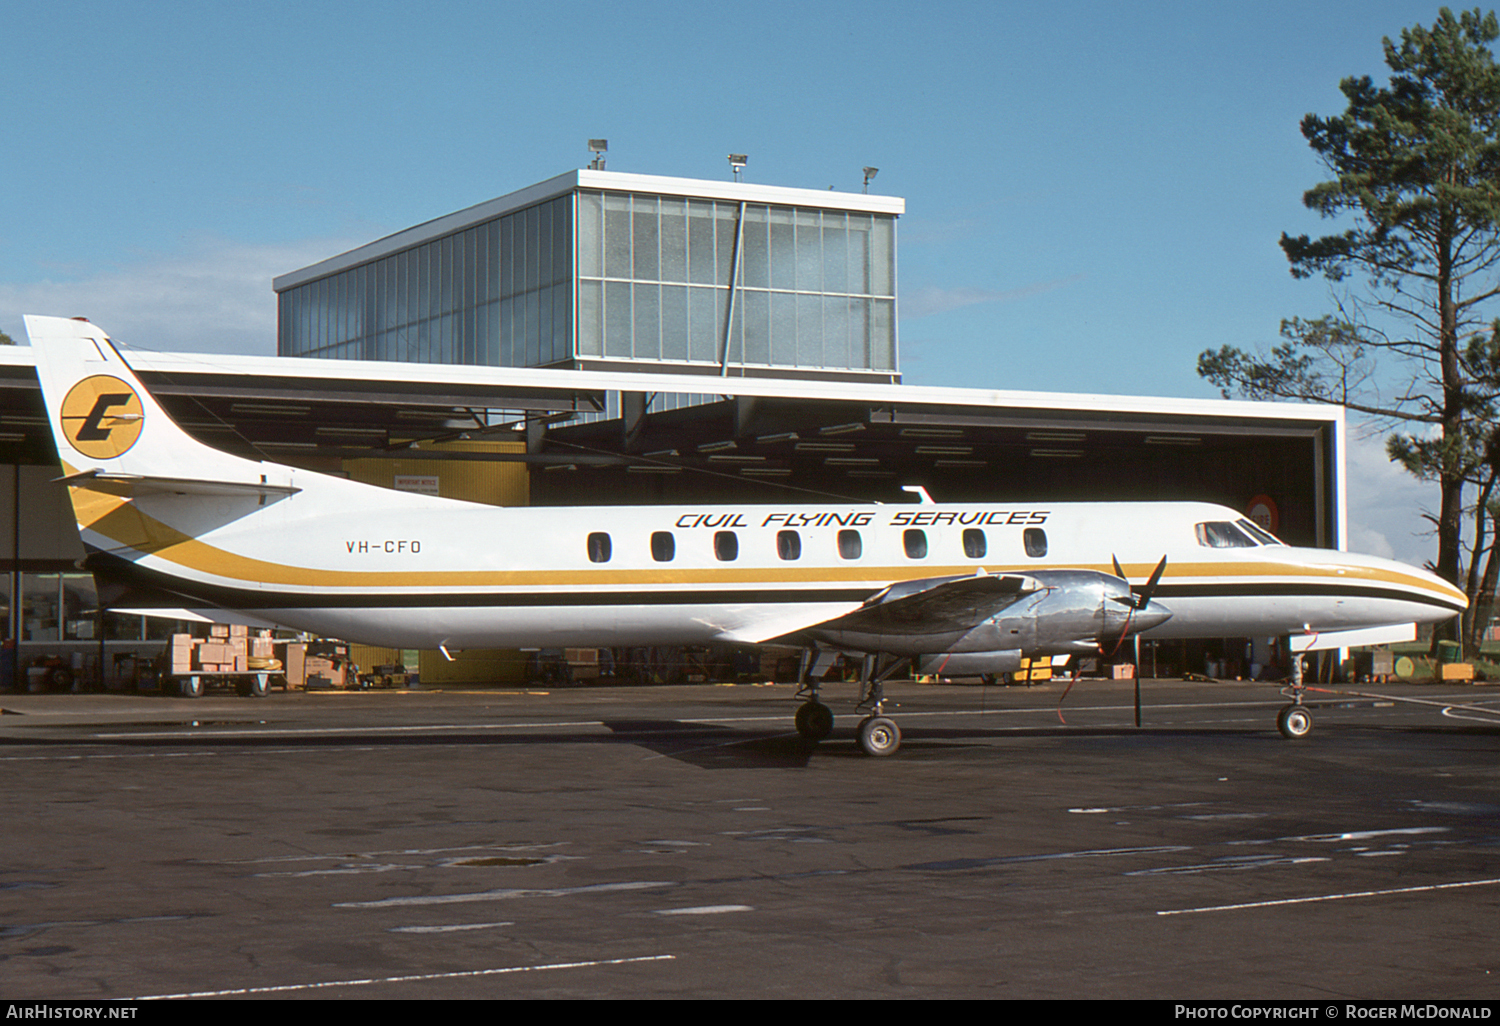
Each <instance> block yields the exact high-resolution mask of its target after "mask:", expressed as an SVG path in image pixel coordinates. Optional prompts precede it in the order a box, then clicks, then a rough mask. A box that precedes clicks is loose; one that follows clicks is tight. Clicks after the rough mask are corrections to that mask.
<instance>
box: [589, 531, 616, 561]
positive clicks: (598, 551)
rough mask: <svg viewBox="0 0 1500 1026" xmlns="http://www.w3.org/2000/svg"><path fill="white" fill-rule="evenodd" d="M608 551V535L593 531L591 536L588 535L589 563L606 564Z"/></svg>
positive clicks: (609, 547) (608, 555) (609, 548)
mask: <svg viewBox="0 0 1500 1026" xmlns="http://www.w3.org/2000/svg"><path fill="white" fill-rule="evenodd" d="M610 550H611V545H610V543H609V535H607V534H605V533H603V532H602V531H595V532H594V533H593V534H591V535H589V562H590V563H608V562H609V557H610Z"/></svg>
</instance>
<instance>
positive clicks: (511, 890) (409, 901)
mask: <svg viewBox="0 0 1500 1026" xmlns="http://www.w3.org/2000/svg"><path fill="white" fill-rule="evenodd" d="M676 886H677V883H676V882H675V881H671V880H631V881H627V882H624V883H607V884H588V885H587V886H584V887H545V888H543V887H535V888H528V887H504V888H497V889H496V890H493V891H473V892H470V893H467V894H434V895H421V896H416V897H410V898H384V899H382V900H380V901H340V902H337V903H336V904H335V905H334V906H333V907H334V908H402V907H406V906H411V905H454V904H458V903H460V902H466V901H505V900H507V899H509V898H563V897H569V896H572V895H575V894H603V893H607V892H610V891H643V890H654V889H655V888H658V887H676Z"/></svg>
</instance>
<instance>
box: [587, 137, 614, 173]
mask: <svg viewBox="0 0 1500 1026" xmlns="http://www.w3.org/2000/svg"><path fill="white" fill-rule="evenodd" d="M608 150H609V140H608V139H590V140H589V152H591V153H592V154H593V155H594V159H593V160H591V161H589V170H591V171H603V170H604V154H605V153H606V152H608Z"/></svg>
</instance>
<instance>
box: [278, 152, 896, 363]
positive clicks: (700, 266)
mask: <svg viewBox="0 0 1500 1026" xmlns="http://www.w3.org/2000/svg"><path fill="white" fill-rule="evenodd" d="M904 209H905V204H904V201H902V200H901V199H899V198H896V197H889V196H869V195H864V194H850V193H838V192H832V191H830V192H819V191H816V190H809V189H784V188H776V187H770V186H759V185H747V184H742V183H738V182H733V183H731V182H709V181H698V180H693V179H681V178H662V177H655V176H648V175H633V174H621V173H619V172H609V171H598V170H580V171H573V172H569V173H568V174H565V175H560V176H558V177H556V178H553V179H551V180H549V181H546V182H542V183H540V184H538V185H534V186H532V187H530V188H528V189H522V190H520V191H519V192H515V193H511V194H510V195H507V196H502V197H500V198H499V199H495V200H491V201H489V202H488V203H482V204H479V205H477V206H474V207H470V208H468V209H467V210H462V211H458V212H457V213H453V214H449V215H447V216H446V217H441V218H438V219H436V220H433V221H429V222H427V223H426V224H422V225H417V226H416V227H413V228H408V229H406V230H405V231H401V232H397V233H396V234H394V235H391V236H388V237H386V238H384V239H380V240H378V241H376V242H372V243H370V244H369V245H366V246H361V247H360V248H358V249H355V250H351V251H350V252H348V253H344V254H341V255H340V256H337V257H333V258H331V259H329V260H325V261H323V262H321V263H319V264H314V265H313V266H311V267H306V268H303V269H302V270H300V271H294V272H292V273H290V274H286V275H282V276H281V277H279V278H277V279H276V281H275V289H276V292H277V294H278V298H279V314H280V325H279V344H278V350H279V352H280V354H281V355H283V356H319V357H333V358H342V359H367V360H404V361H414V362H425V363H460V364H463V363H468V364H492V365H498V366H513V367H572V368H579V369H583V368H591V369H605V368H610V369H621V370H625V369H633V370H643V369H649V370H656V371H666V370H674V369H680V370H684V371H693V372H697V373H703V372H709V373H719V374H724V375H733V376H742V375H753V376H760V375H776V374H795V375H796V376H798V377H837V378H845V379H853V380H872V381H897V380H899V373H898V362H897V346H896V218H897V217H898V216H900V214H901V213H902V212H903V211H904Z"/></svg>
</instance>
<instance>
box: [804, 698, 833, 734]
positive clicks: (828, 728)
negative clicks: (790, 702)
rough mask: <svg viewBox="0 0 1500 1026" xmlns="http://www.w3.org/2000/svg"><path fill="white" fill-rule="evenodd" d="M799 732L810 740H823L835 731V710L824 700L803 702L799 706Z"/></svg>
mask: <svg viewBox="0 0 1500 1026" xmlns="http://www.w3.org/2000/svg"><path fill="white" fill-rule="evenodd" d="M795 722H796V724H797V733H799V734H801V735H802V736H803V737H804V738H805V739H806V740H808V741H821V740H823V739H824V738H825V737H827V736H828V735H829V734H832V733H833V710H832V709H830V708H828V706H826V705H824V704H823V703H822V702H803V703H802V704H801V705H800V706H798V707H797V718H796V720H795Z"/></svg>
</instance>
